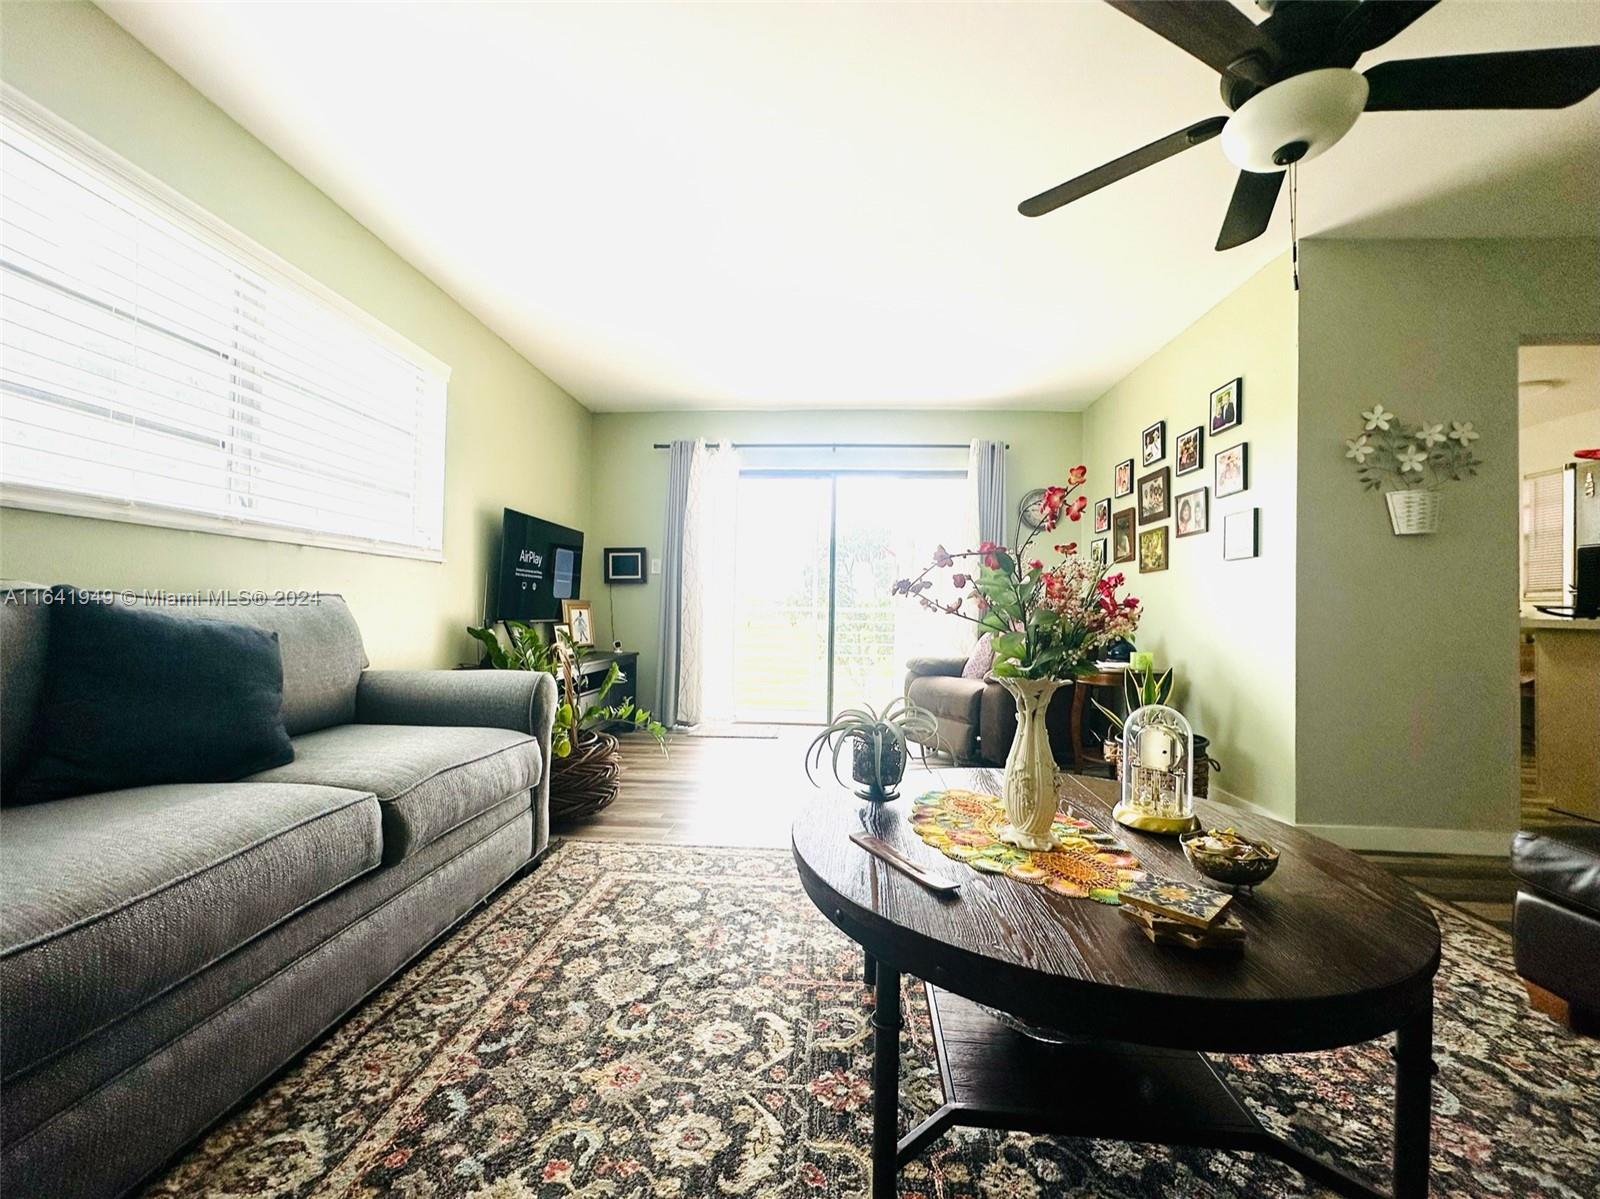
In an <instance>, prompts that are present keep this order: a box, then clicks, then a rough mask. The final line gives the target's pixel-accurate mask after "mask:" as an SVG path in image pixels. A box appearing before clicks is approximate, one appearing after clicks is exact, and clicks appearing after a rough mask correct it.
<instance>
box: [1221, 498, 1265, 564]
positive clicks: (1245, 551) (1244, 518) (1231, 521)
mask: <svg viewBox="0 0 1600 1199" xmlns="http://www.w3.org/2000/svg"><path fill="white" fill-rule="evenodd" d="M1260 514H1261V509H1259V508H1245V509H1243V510H1241V511H1239V512H1230V513H1228V515H1226V516H1224V517H1223V518H1222V556H1223V558H1224V559H1225V560H1227V561H1229V562H1237V561H1239V560H1240V559H1241V558H1254V557H1255V556H1256V555H1257V554H1258V553H1259V552H1260V541H1259V538H1260V529H1261V522H1260V519H1259V517H1260Z"/></svg>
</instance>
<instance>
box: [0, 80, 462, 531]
mask: <svg viewBox="0 0 1600 1199" xmlns="http://www.w3.org/2000/svg"><path fill="white" fill-rule="evenodd" d="M0 181H3V186H0V500H3V502H5V503H6V504H10V505H13V506H18V507H29V508H40V509H44V510H47V511H57V512H70V513H75V514H81V515H90V516H101V517H111V518H113V519H120V520H130V521H136V522H139V523H146V524H160V525H168V526H175V527H180V528H200V529H206V530H210V531H215V532H227V533H234V534H237V535H242V536H249V537H264V538H269V539H273V540H284V541H293V542H299V543H303V544H312V545H333V546H338V547H341V548H350V549H360V550H366V551H368V552H377V553H390V554H401V555H407V556H415V557H427V558H434V559H438V558H440V557H441V556H442V550H443V533H444V529H443V526H444V441H445V393H446V387H447V384H448V380H449V370H448V368H447V367H445V366H444V365H443V364H442V363H439V362H437V361H435V360H434V359H433V358H431V357H430V356H429V355H427V354H426V353H424V352H423V351H421V350H419V349H417V348H416V347H415V346H412V345H410V344H409V343H407V342H405V341H403V340H402V339H401V338H399V337H398V336H397V335H396V334H394V333H393V332H391V331H390V330H388V329H386V328H384V327H383V326H382V325H380V324H378V323H377V322H375V321H373V320H372V319H371V318H370V317H367V316H366V315H365V314H363V313H360V312H358V311H357V310H355V309H354V308H353V307H351V306H350V305H349V304H347V303H346V302H345V301H343V300H342V299H340V298H339V297H337V296H335V295H334V294H333V293H332V292H330V291H328V290H327V289H325V288H323V287H322V286H321V285H320V284H317V283H316V282H315V281H313V280H311V279H310V278H309V277H307V276H305V275H302V274H301V273H300V272H299V271H297V270H295V268H293V267H291V266H289V265H288V264H286V263H283V262H282V261H280V260H278V259H276V258H274V257H273V256H272V255H271V254H270V253H269V252H268V251H266V250H264V249H262V248H261V247H259V246H256V245H255V244H254V243H251V242H249V241H247V240H246V239H244V238H243V237H242V236H241V235H239V234H237V233H234V232H232V231H231V230H228V229H226V228H225V227H223V226H221V225H220V224H219V223H218V222H217V221H216V220H215V219H214V218H212V217H210V216H209V215H208V214H206V213H204V212H203V211H201V210H200V209H198V208H197V207H195V206H194V205H192V204H190V203H189V202H188V201H186V200H184V199H182V198H181V197H179V196H177V195H176V194H175V193H173V192H171V191H169V190H168V189H166V188H165V187H164V186H163V185H162V184H160V183H158V182H156V181H154V180H153V179H150V178H149V177H148V176H145V175H143V174H142V173H141V172H139V171H138V170H137V169H136V168H133V167H131V166H129V165H128V164H126V163H123V162H122V161H121V160H119V159H117V158H115V157H114V156H113V155H111V154H110V153H109V152H108V151H106V150H104V149H103V148H101V147H99V146H97V145H96V144H94V143H92V142H90V141H89V140H88V139H87V138H85V137H84V136H83V135H82V134H79V133H76V131H73V130H70V129H69V128H67V127H65V126H62V125H60V124H59V123H58V122H56V121H55V120H54V119H53V118H51V117H49V116H48V114H44V113H42V112H40V111H38V110H36V109H34V108H33V106H32V105H31V104H29V103H28V102H26V101H24V100H23V99H22V98H21V97H20V96H18V95H17V94H16V93H14V92H10V91H7V92H6V93H5V95H4V97H3V102H0Z"/></svg>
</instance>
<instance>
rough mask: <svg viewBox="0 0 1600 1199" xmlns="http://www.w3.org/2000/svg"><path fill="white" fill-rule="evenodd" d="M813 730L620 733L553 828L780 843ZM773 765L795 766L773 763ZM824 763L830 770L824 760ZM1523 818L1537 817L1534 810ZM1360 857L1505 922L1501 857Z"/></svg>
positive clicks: (800, 786) (618, 836)
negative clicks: (615, 792) (580, 811)
mask: <svg viewBox="0 0 1600 1199" xmlns="http://www.w3.org/2000/svg"><path fill="white" fill-rule="evenodd" d="M732 731H734V730H730V732H732ZM813 736H815V730H814V729H810V728H796V727H781V726H779V727H775V728H773V729H771V730H768V731H766V732H764V734H763V735H759V736H750V735H747V734H746V733H744V732H742V731H738V733H737V735H730V736H724V737H717V736H681V735H680V736H674V737H673V738H672V739H671V741H670V744H669V752H668V753H667V754H665V755H663V754H661V753H660V752H659V751H658V750H657V749H656V747H655V744H654V743H653V742H652V741H650V740H649V738H647V737H643V736H640V735H638V734H633V735H629V736H624V737H623V738H622V739H621V741H622V763H623V773H622V791H621V794H620V795H619V796H618V798H617V801H616V802H615V803H614V804H612V805H611V807H609V808H607V809H606V810H605V811H604V812H601V813H599V814H598V815H597V816H595V817H594V818H592V819H590V820H588V821H585V822H582V823H578V824H574V825H568V826H561V825H558V826H557V827H556V829H555V832H556V834H557V835H561V834H566V835H568V836H575V837H583V838H586V839H598V840H610V841H645V842H658V843H664V844H678V845H746V846H772V847H778V848H781V847H785V846H787V845H788V844H789V823H790V820H791V814H792V810H793V806H794V801H795V799H796V797H797V796H800V795H804V794H805V793H806V791H807V790H809V788H810V784H809V783H808V782H807V781H806V777H805V773H804V771H803V770H802V768H801V759H802V756H803V754H804V752H805V747H806V745H807V743H808V742H809V741H810V740H811V738H812V737H813ZM774 763H779V764H792V766H793V769H792V770H781V769H780V770H774V769H773V764H774ZM822 769H823V771H827V770H828V765H827V763H826V762H824V764H823V767H822ZM918 769H920V767H918V766H917V765H916V764H913V766H912V767H911V770H912V772H913V774H912V775H911V776H910V777H908V779H907V783H906V786H907V787H908V788H914V787H915V778H914V772H915V771H916V770H918ZM775 779H779V780H784V781H782V782H774V780H775ZM753 780H754V781H757V786H756V787H755V788H752V786H751V784H752V781H753ZM1530 789H1532V788H1531V787H1530ZM1530 815H1533V816H1534V818H1535V819H1539V817H1540V813H1539V812H1538V811H1537V810H1535V811H1534V812H1533V813H1530ZM1363 856H1366V857H1369V858H1371V859H1372V860H1373V861H1375V862H1378V863H1380V864H1382V865H1383V866H1384V867H1386V868H1387V869H1389V870H1392V871H1393V872H1394V873H1395V874H1397V875H1399V876H1400V877H1401V878H1403V879H1405V880H1406V881H1407V882H1409V883H1410V884H1411V885H1412V886H1414V887H1416V888H1418V889H1419V890H1423V891H1427V892H1428V893H1430V894H1431V895H1434V896H1436V897H1437V898H1439V899H1442V900H1445V901H1446V902H1448V903H1452V904H1455V905H1456V906H1458V907H1461V908H1463V909H1465V910H1466V911H1468V912H1471V913H1472V914H1473V915H1475V916H1478V917H1479V918H1480V919H1483V920H1486V921H1488V922H1490V923H1491V924H1495V925H1497V926H1499V927H1500V928H1503V929H1508V928H1510V926H1511V900H1512V897H1513V896H1514V895H1515V893H1516V884H1515V882H1514V881H1513V879H1512V877H1511V873H1510V871H1509V869H1508V868H1507V865H1506V859H1505V858H1498V857H1464V856H1447V855H1440V854H1386V853H1372V854H1365V855H1363Z"/></svg>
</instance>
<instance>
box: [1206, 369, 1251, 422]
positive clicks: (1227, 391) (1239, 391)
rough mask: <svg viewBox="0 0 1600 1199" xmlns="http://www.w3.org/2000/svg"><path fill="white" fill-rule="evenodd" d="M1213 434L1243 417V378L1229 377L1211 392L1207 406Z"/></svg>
mask: <svg viewBox="0 0 1600 1199" xmlns="http://www.w3.org/2000/svg"><path fill="white" fill-rule="evenodd" d="M1209 411H1210V413H1211V433H1212V435H1213V436H1215V435H1216V434H1218V433H1220V432H1222V431H1223V430H1224V429H1231V428H1233V427H1234V426H1235V425H1236V424H1238V423H1239V422H1240V421H1242V420H1243V419H1244V380H1243V379H1242V378H1240V379H1229V380H1228V381H1227V382H1226V383H1224V384H1223V385H1222V386H1221V387H1219V388H1217V389H1216V390H1215V391H1213V392H1212V393H1211V403H1210V407H1209Z"/></svg>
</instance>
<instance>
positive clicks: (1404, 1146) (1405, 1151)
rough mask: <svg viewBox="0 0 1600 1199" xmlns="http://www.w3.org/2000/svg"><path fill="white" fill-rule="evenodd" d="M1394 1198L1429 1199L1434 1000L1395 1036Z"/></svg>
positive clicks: (1430, 999) (1430, 1000) (1403, 1025)
mask: <svg viewBox="0 0 1600 1199" xmlns="http://www.w3.org/2000/svg"><path fill="white" fill-rule="evenodd" d="M1394 1056H1395V1084H1394V1194H1395V1199H1427V1194H1428V1149H1429V1144H1428V1142H1429V1135H1430V1123H1431V1120H1432V1114H1433V1095H1432V1090H1433V1000H1432V998H1431V997H1430V998H1429V1000H1428V1005H1427V1007H1425V1008H1424V1009H1423V1010H1422V1011H1421V1012H1419V1013H1418V1014H1417V1015H1416V1016H1414V1017H1413V1018H1412V1019H1411V1020H1410V1021H1408V1022H1407V1023H1405V1024H1402V1025H1401V1026H1400V1032H1399V1035H1398V1036H1397V1037H1396V1039H1395V1050H1394Z"/></svg>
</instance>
